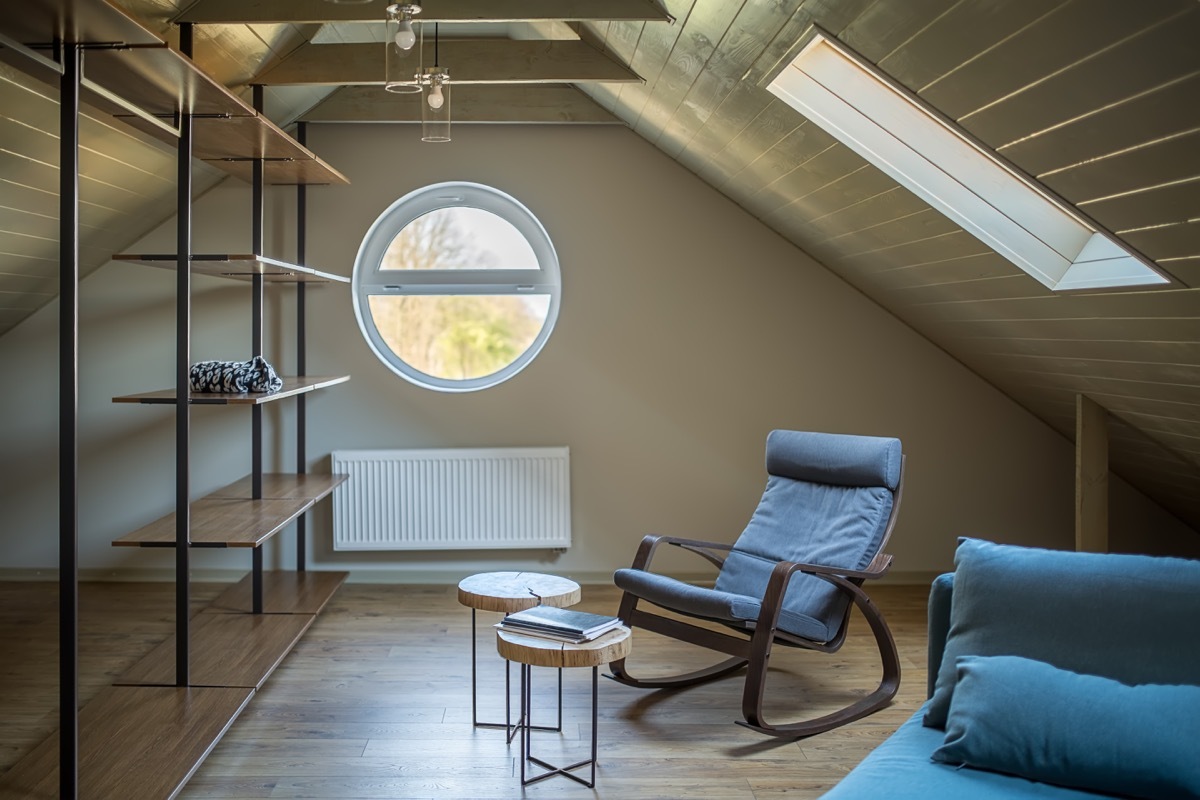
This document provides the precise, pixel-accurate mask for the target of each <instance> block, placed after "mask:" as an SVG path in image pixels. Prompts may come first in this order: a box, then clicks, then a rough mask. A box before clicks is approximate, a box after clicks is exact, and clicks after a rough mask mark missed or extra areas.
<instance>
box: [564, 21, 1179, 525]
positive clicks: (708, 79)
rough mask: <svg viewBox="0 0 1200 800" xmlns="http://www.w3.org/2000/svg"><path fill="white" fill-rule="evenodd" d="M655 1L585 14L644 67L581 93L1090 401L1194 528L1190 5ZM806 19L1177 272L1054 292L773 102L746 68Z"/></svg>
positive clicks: (911, 302) (1012, 374)
mask: <svg viewBox="0 0 1200 800" xmlns="http://www.w3.org/2000/svg"><path fill="white" fill-rule="evenodd" d="M668 7H669V9H670V11H671V13H672V14H673V15H674V16H675V17H676V18H677V19H678V22H677V23H676V24H675V25H673V26H666V25H650V24H642V25H639V24H631V23H611V24H608V25H596V24H591V23H588V24H585V26H584V28H585V30H584V35H585V38H586V39H589V40H591V41H594V42H596V43H597V44H598V45H599V46H601V47H603V48H605V49H606V50H608V51H609V52H610V53H613V54H615V55H617V56H618V57H619V58H620V59H621V60H622V61H625V62H626V63H628V64H630V65H631V66H632V67H633V69H634V70H635V71H637V72H638V73H639V74H640V75H642V76H643V77H644V78H645V79H646V83H645V84H644V85H634V86H628V85H627V86H619V87H616V86H605V85H589V86H586V87H584V91H586V92H588V93H589V94H590V95H591V96H592V97H593V98H594V99H596V100H597V101H598V102H599V103H600V104H601V105H602V106H604V107H605V108H609V109H611V110H612V111H613V112H614V113H615V114H616V115H617V116H619V117H621V118H622V119H623V120H625V122H626V123H627V124H629V125H630V126H632V127H633V129H634V130H635V131H637V132H638V133H639V134H641V135H642V136H644V137H645V138H646V139H647V140H649V141H651V142H653V143H654V144H655V145H656V146H657V147H659V148H660V149H661V150H663V152H665V153H667V154H668V155H670V156H671V157H672V158H675V159H676V160H677V161H679V162H680V163H681V164H683V165H685V166H686V167H688V168H689V169H691V170H692V171H693V172H695V173H696V174H697V175H699V176H700V177H702V178H704V179H705V180H706V181H708V182H709V183H710V184H711V185H712V186H714V187H715V188H717V189H718V190H720V191H721V192H723V193H725V194H726V195H728V196H729V197H730V198H732V199H733V200H734V201H736V202H737V203H738V204H739V205H741V206H742V207H743V208H745V209H746V210H747V211H749V212H750V213H752V214H754V215H755V216H757V217H758V218H759V219H761V220H762V221H763V222H764V223H766V224H767V225H769V226H770V227H771V228H773V229H774V230H776V231H778V232H779V233H780V234H781V235H783V236H784V237H786V238H788V239H789V240H790V241H792V242H794V243H795V244H796V246H798V247H800V248H801V249H803V250H805V251H806V252H808V253H809V254H811V255H812V256H814V257H815V258H816V259H817V260H819V261H820V262H821V263H823V264H825V265H826V266H827V267H828V268H829V269H831V270H833V271H834V272H836V273H837V274H838V275H840V276H841V277H842V278H844V279H845V280H847V281H848V282H850V283H851V284H853V285H854V286H856V287H858V288H859V289H860V290H861V291H863V292H864V293H865V294H867V295H868V296H869V297H871V298H872V299H874V300H875V301H876V302H878V303H879V304H880V305H882V306H883V307H885V308H887V309H888V310H889V311H891V312H892V313H893V314H895V315H896V316H897V317H899V318H900V319H902V320H904V321H905V322H907V323H908V324H909V325H911V326H912V327H913V328H915V329H916V330H918V331H920V332H921V333H923V334H924V335H925V336H927V337H928V338H929V339H931V340H932V341H933V342H935V343H936V344H938V345H939V346H940V347H942V348H943V349H944V350H946V351H947V352H949V353H950V354H952V355H953V356H955V357H956V358H958V359H959V360H960V361H962V362H963V363H964V364H966V365H967V366H968V367H970V368H971V369H973V370H974V371H976V372H977V373H978V374H980V375H981V376H983V377H984V378H986V379H987V380H989V381H990V382H992V383H993V384H994V385H996V386H997V387H999V388H1000V389H1001V390H1003V391H1004V392H1006V393H1007V394H1008V395H1010V396H1011V397H1013V398H1014V399H1016V400H1017V401H1018V402H1020V403H1021V404H1022V405H1024V406H1025V407H1026V408H1028V409H1029V410H1030V411H1032V412H1033V413H1035V414H1037V415H1038V416H1039V417H1041V418H1042V419H1044V420H1045V421H1046V422H1048V423H1049V424H1050V425H1052V426H1053V427H1055V428H1056V429H1058V430H1060V431H1061V432H1062V433H1063V434H1064V435H1066V436H1068V437H1070V438H1073V437H1074V426H1075V403H1076V395H1078V394H1083V395H1086V396H1087V397H1090V398H1091V399H1093V400H1095V401H1096V402H1097V403H1099V404H1100V405H1101V406H1103V407H1104V408H1106V409H1107V410H1108V411H1109V412H1110V414H1109V419H1110V459H1111V464H1112V467H1113V469H1114V471H1116V472H1117V473H1118V474H1120V475H1122V476H1124V477H1125V478H1127V479H1128V480H1130V481H1131V482H1132V483H1134V484H1135V485H1137V486H1138V487H1139V488H1141V489H1142V490H1143V491H1145V492H1146V493H1147V494H1149V495H1150V496H1152V497H1154V498H1155V499H1157V500H1158V501H1159V502H1160V503H1161V504H1162V505H1163V506H1164V507H1166V508H1168V509H1169V510H1171V511H1173V512H1174V513H1175V514H1176V515H1177V516H1179V517H1180V518H1181V519H1183V520H1185V521H1186V522H1188V523H1189V524H1190V525H1191V526H1192V527H1193V528H1200V289H1193V288H1190V287H1193V286H1196V287H1200V47H1198V46H1197V44H1196V43H1197V42H1200V4H1197V3H1196V2H1195V1H1194V0H1161V1H1160V2H1154V3H1127V2H1123V1H1122V0H1065V1H1064V0H1008V1H1007V2H988V1H987V0H962V2H954V1H953V0H892V1H889V0H875V1H874V2H872V1H871V0H818V1H814V0H808V1H807V2H782V1H781V2H745V3H730V2H716V1H715V0H697V1H696V2H691V0H679V1H678V2H669V3H668ZM812 23H816V24H818V25H820V26H821V27H822V28H824V29H825V30H826V31H829V32H831V33H833V34H835V35H836V36H837V37H838V38H839V39H840V40H841V41H843V42H845V43H847V44H849V45H850V46H851V47H852V48H854V49H855V50H857V51H858V52H859V53H860V54H862V55H863V56H865V57H866V58H867V59H868V60H869V61H871V62H873V63H875V64H876V65H878V66H879V67H880V68H881V69H883V70H884V71H885V72H886V73H888V74H889V75H891V76H892V77H893V78H895V79H896V80H897V81H899V82H900V83H901V84H903V85H904V86H905V87H907V88H908V89H910V90H911V91H913V92H915V93H916V94H917V95H919V96H920V97H922V98H923V99H925V100H926V101H928V102H929V103H930V104H931V105H933V106H934V107H935V108H936V109H938V110H939V111H941V112H942V113H943V114H944V115H946V116H947V117H949V118H951V119H953V120H955V121H957V122H958V123H959V124H960V125H962V127H963V128H965V129H966V130H967V131H968V132H970V133H971V134H973V135H974V136H976V137H977V138H978V139H979V140H981V141H982V142H983V143H984V144H986V145H988V146H989V147H991V148H992V149H994V150H995V151H996V152H998V153H999V154H1000V155H1002V156H1003V157H1005V158H1007V159H1008V160H1009V161H1010V162H1011V163H1013V164H1015V165H1016V166H1017V167H1018V168H1019V169H1021V170H1023V171H1024V172H1025V173H1027V174H1028V175H1031V176H1034V177H1035V178H1036V179H1037V180H1039V181H1040V182H1041V183H1042V184H1043V185H1044V186H1046V187H1048V188H1049V189H1050V190H1051V191H1053V192H1056V193H1057V194H1059V195H1060V196H1061V197H1063V198H1065V199H1066V200H1067V201H1069V202H1070V203H1072V204H1074V205H1075V206H1076V207H1077V208H1078V209H1080V210H1081V211H1082V212H1084V213H1085V214H1087V215H1089V216H1090V217H1092V218H1093V219H1094V220H1096V221H1097V222H1099V223H1100V224H1101V225H1103V226H1104V227H1106V228H1107V229H1108V230H1110V231H1112V232H1114V233H1116V234H1117V235H1118V236H1119V237H1120V238H1121V239H1122V240H1124V242H1125V243H1126V244H1127V245H1129V246H1130V247H1131V248H1133V249H1135V250H1137V251H1139V252H1141V253H1142V254H1143V255H1145V256H1147V257H1148V258H1150V259H1152V260H1153V261H1155V262H1156V263H1157V264H1158V265H1159V267H1161V268H1162V269H1163V271H1164V272H1166V273H1168V274H1170V275H1172V276H1173V277H1174V278H1175V279H1177V284H1176V285H1175V286H1174V287H1172V288H1171V289H1169V290H1165V291H1154V292H1136V293H1135V292H1129V293H1104V294H1088V295H1071V296H1056V295H1053V294H1052V293H1051V292H1050V291H1049V290H1047V289H1045V288H1044V287H1043V286H1042V285H1041V284H1040V283H1038V282H1037V281H1035V280H1034V279H1033V278H1030V277H1029V276H1027V275H1025V274H1024V273H1023V272H1021V271H1020V270H1018V269H1017V268H1016V267H1014V266H1013V265H1012V264H1010V263H1009V262H1007V261H1005V260H1004V259H1003V258H1001V257H1000V256H998V255H996V254H995V253H994V252H992V251H990V250H989V249H988V248H987V247H986V246H984V245H983V244H982V243H981V242H979V241H978V240H977V239H975V238H974V237H972V236H970V235H969V234H967V233H966V232H964V231H963V230H962V229H961V228H959V227H958V226H957V225H955V224H954V223H952V222H950V221H949V220H948V219H946V218H945V217H944V216H942V215H941V214H939V213H938V212H936V211H934V210H933V209H931V208H930V207H929V206H927V205H926V204H925V203H924V202H922V201H921V200H919V199H918V198H917V197H916V196H914V195H913V194H912V193H910V192H908V191H907V190H906V189H904V188H902V187H900V186H898V185H897V184H896V182H895V181H893V180H892V179H891V178H889V177H888V176H887V175H885V174H884V173H882V172H881V171H879V170H878V169H876V168H875V167H873V166H871V165H870V164H868V163H867V162H865V161H864V160H863V159H862V158H861V157H859V156H858V155H857V154H855V153H854V152H852V151H851V150H850V149H849V148H847V147H845V146H843V145H842V144H840V143H839V142H837V141H836V140H835V139H833V138H832V137H831V136H830V135H829V134H827V133H825V131H823V130H822V129H820V128H818V127H817V126H816V125H814V124H812V123H810V122H808V121H807V120H806V119H804V118H803V117H802V116H801V115H800V114H798V113H797V112H795V111H794V110H793V109H791V108H790V107H789V106H787V105H785V104H784V103H782V102H781V101H779V100H777V99H775V98H774V96H773V95H771V94H770V93H769V92H767V91H766V90H765V89H763V88H761V87H760V86H759V81H760V79H761V78H762V77H764V76H766V75H767V74H768V73H769V72H770V71H771V70H772V69H773V68H775V66H776V64H777V62H778V61H779V59H780V58H782V57H783V56H784V55H785V53H786V52H787V50H788V49H789V48H790V47H791V46H792V45H793V44H794V43H795V42H796V41H797V39H798V38H799V37H800V36H801V34H802V33H803V32H804V30H805V29H806V28H807V27H808V26H809V25H810V24H812ZM880 344H881V346H886V343H880ZM986 457H987V456H986V454H980V458H986ZM964 466H967V465H964Z"/></svg>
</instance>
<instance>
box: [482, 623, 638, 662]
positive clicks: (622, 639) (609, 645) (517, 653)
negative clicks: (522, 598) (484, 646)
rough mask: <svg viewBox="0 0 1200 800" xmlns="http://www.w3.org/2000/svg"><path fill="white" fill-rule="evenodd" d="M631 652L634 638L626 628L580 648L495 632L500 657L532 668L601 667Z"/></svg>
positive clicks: (600, 637) (533, 637)
mask: <svg viewBox="0 0 1200 800" xmlns="http://www.w3.org/2000/svg"><path fill="white" fill-rule="evenodd" d="M632 648H633V634H632V633H631V632H630V630H629V628H626V627H625V626H624V625H621V626H619V627H616V628H613V629H612V630H611V631H608V632H607V633H605V634H603V635H602V636H598V637H596V638H595V639H593V640H592V641H590V642H582V643H581V644H572V643H570V642H556V641H554V640H553V639H544V638H542V637H539V636H523V635H521V634H519V633H514V632H512V631H502V630H499V629H497V630H496V649H497V650H498V651H499V652H500V655H501V656H503V657H504V658H506V659H508V660H509V661H516V662H517V663H519V664H528V665H530V666H531V667H598V666H600V665H601V664H607V663H609V662H610V661H618V660H620V659H622V658H625V657H626V656H628V655H629V651H630V650H631V649H632Z"/></svg>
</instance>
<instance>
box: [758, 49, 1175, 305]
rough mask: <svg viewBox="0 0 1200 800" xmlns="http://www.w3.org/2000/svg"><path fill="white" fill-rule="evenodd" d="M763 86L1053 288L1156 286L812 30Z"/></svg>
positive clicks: (1070, 216) (1130, 258) (1146, 265)
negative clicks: (809, 38) (795, 53)
mask: <svg viewBox="0 0 1200 800" xmlns="http://www.w3.org/2000/svg"><path fill="white" fill-rule="evenodd" d="M811 31H812V38H811V40H810V41H808V42H807V44H805V45H804V46H803V48H802V49H801V50H800V52H799V53H798V54H797V55H796V56H795V58H793V59H791V60H790V61H785V65H784V67H783V69H782V70H781V71H780V72H779V73H778V74H777V75H775V77H774V78H773V79H771V80H770V82H769V83H768V84H767V89H768V90H769V91H771V92H772V93H773V94H774V95H775V96H777V97H778V98H779V99H781V100H783V101H784V102H785V103H787V104H788V105H790V106H791V107H792V108H794V109H796V110H797V111H799V112H800V113H801V114H803V115H804V116H805V117H807V118H808V119H810V120H811V121H812V122H814V123H816V124H817V125H819V126H820V127H822V128H824V129H825V130H826V131H828V132H829V133H831V134H833V136H835V137H836V138H837V139H838V140H839V141H841V142H842V143H843V144H845V145H846V146H847V147H849V148H850V149H851V150H854V151H855V152H856V153H858V154H859V155H861V156H862V157H863V158H865V159H866V160H867V161H870V162H871V163H872V164H874V165H875V166H876V167H878V168H879V169H881V170H883V171H884V172H885V173H887V174H888V175H890V176H891V177H892V178H894V179H895V180H896V181H898V182H899V183H900V184H901V185H903V186H904V187H906V188H907V189H909V190H911V191H912V192H913V193H914V194H916V195H917V196H918V197H920V198H921V199H922V200H924V201H925V202H927V203H929V204H930V205H931V206H933V207H934V208H935V209H937V210H938V211H940V212H941V213H943V214H945V215H946V216H947V217H949V218H950V219H952V220H954V221H955V222H956V223H958V224H959V225H961V226H962V228H963V229H964V230H966V231H967V232H968V233H970V234H972V235H973V236H975V237H976V238H978V239H979V240H980V241H982V242H983V243H984V244H986V245H988V246H989V247H991V248H992V249H993V250H995V251H996V252H997V253H999V254H1000V255H1002V256H1004V257H1005V258H1006V259H1008V260H1009V261H1011V262H1012V263H1013V264H1015V265H1017V266H1018V267H1020V268H1021V269H1022V270H1024V271H1025V272H1027V273H1028V274H1029V275H1031V276H1033V277H1034V278H1037V280H1039V281H1041V282H1042V283H1043V284H1045V285H1046V286H1047V287H1048V288H1050V289H1051V290H1053V291H1060V292H1061V291H1071V290H1094V289H1104V288H1119V287H1136V286H1164V285H1167V284H1169V283H1170V280H1169V279H1168V278H1167V277H1166V276H1165V275H1164V274H1162V273H1161V272H1160V271H1159V269H1158V267H1157V266H1156V265H1155V264H1154V263H1153V262H1151V261H1149V260H1148V259H1145V258H1144V257H1142V256H1141V255H1140V254H1138V253H1135V252H1132V251H1130V250H1128V249H1127V248H1126V247H1124V246H1122V245H1121V244H1120V243H1119V242H1118V241H1117V240H1116V239H1115V238H1114V237H1113V236H1112V235H1111V234H1109V233H1108V232H1107V231H1103V230H1102V229H1100V227H1099V226H1098V225H1096V224H1095V223H1094V222H1092V221H1091V220H1088V219H1085V218H1084V217H1083V216H1082V215H1081V214H1079V213H1078V212H1077V211H1076V210H1075V209H1074V208H1072V207H1071V206H1069V205H1068V204H1066V203H1064V202H1063V201H1062V200H1060V199H1059V198H1057V197H1055V196H1053V195H1052V194H1050V193H1049V192H1047V191H1046V190H1045V189H1044V188H1042V187H1040V186H1039V185H1037V184H1035V183H1033V182H1032V181H1030V180H1029V179H1027V178H1026V177H1025V176H1024V175H1022V174H1020V173H1019V172H1018V171H1017V170H1015V169H1013V168H1012V167H1010V166H1009V165H1008V164H1007V163H1005V162H1003V161H1001V160H1000V159H999V158H998V157H996V155H995V154H994V153H993V152H992V151H990V150H989V149H987V148H985V147H984V146H982V145H980V144H979V143H978V142H976V141H975V140H973V139H972V138H971V137H969V136H968V135H967V134H966V133H965V132H964V131H962V130H961V129H960V128H959V127H958V126H957V125H956V124H954V123H953V122H951V121H949V120H946V119H944V118H943V117H941V116H940V115H939V114H938V113H937V112H936V111H935V110H934V109H932V108H930V107H929V106H928V105H927V104H926V103H925V102H924V101H922V100H921V99H920V98H918V97H916V96H915V95H913V94H912V93H910V92H908V91H907V90H906V89H904V87H902V86H900V85H899V84H897V83H896V82H895V81H893V80H892V79H891V78H889V77H888V76H887V75H885V74H884V73H883V72H881V71H880V70H879V69H878V68H877V67H876V66H875V65H873V64H871V63H870V62H868V61H866V60H865V59H863V58H862V57H861V56H859V55H858V54H857V53H855V52H854V51H853V50H851V49H849V48H848V47H846V46H845V45H844V44H842V43H841V42H839V41H838V40H837V39H835V38H833V37H832V36H830V35H828V34H826V33H824V32H823V31H821V30H820V29H819V28H817V27H816V26H813V27H812V28H811Z"/></svg>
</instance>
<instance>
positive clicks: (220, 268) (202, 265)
mask: <svg viewBox="0 0 1200 800" xmlns="http://www.w3.org/2000/svg"><path fill="white" fill-rule="evenodd" d="M113 260H114V261H129V262H132V263H134V264H145V265H147V266H150V267H158V268H159V269H175V268H176V266H177V265H178V257H177V256H176V255H175V254H174V253H117V254H116V255H114V256H113ZM191 263H192V274H193V275H212V276H216V277H219V278H233V279H234V280H243V281H248V280H250V279H251V278H253V277H254V276H255V275H262V276H263V279H264V280H266V281H268V282H271V283H302V282H309V283H312V282H316V283H349V282H350V279H349V278H347V277H344V276H342V275H334V274H332V273H329V272H319V271H318V270H315V269H311V268H309V267H302V266H300V265H298V264H289V263H287V262H286V261H277V260H276V259H273V258H267V257H266V256H256V255H253V254H250V253H246V254H241V253H238V254H229V253H203V254H200V253H193V254H192V257H191Z"/></svg>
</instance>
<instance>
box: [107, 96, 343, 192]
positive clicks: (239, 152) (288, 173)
mask: <svg viewBox="0 0 1200 800" xmlns="http://www.w3.org/2000/svg"><path fill="white" fill-rule="evenodd" d="M105 110H109V111H110V113H112V114H113V115H114V116H116V117H118V118H119V119H121V121H123V122H125V123H127V124H128V125H129V126H131V127H133V128H137V129H138V130H140V131H142V132H143V133H147V134H149V135H150V136H153V137H154V138H156V139H160V140H162V141H165V142H167V143H173V142H174V141H175V137H173V136H172V135H171V134H169V133H167V132H166V131H163V130H162V129H161V128H159V127H158V126H156V125H152V124H150V123H149V122H147V121H146V120H144V119H141V118H139V117H136V116H133V115H132V114H129V113H128V112H125V111H122V110H120V109H117V110H115V111H113V110H110V109H107V108H106V109H105ZM192 155H193V156H195V157H196V158H199V159H201V160H203V161H206V162H207V163H209V164H211V165H212V166H214V167H216V168H218V169H220V170H222V171H224V172H227V173H229V174H230V175H233V176H235V177H238V178H241V179H243V180H245V181H247V182H248V181H250V179H251V177H252V170H253V167H252V166H251V163H250V162H249V161H247V160H246V159H259V158H262V159H267V161H266V163H265V165H264V170H263V181H264V182H265V183H268V184H296V183H305V184H348V183H350V180H349V179H348V178H347V177H346V176H345V175H343V174H342V173H341V172H339V171H338V170H336V169H334V168H333V167H332V166H330V165H329V164H328V163H326V162H325V161H324V160H322V159H321V158H320V156H317V155H316V154H314V153H313V152H312V151H311V150H309V149H308V148H306V147H304V146H303V145H301V144H300V143H299V142H297V141H296V140H295V139H293V138H292V137H291V136H289V135H288V134H287V133H286V132H284V131H283V130H282V129H281V128H279V126H277V125H276V124H275V123H273V122H271V120H269V119H268V118H266V117H264V116H262V115H261V114H255V115H253V116H231V117H228V118H224V119H206V118H203V117H197V118H195V119H193V120H192Z"/></svg>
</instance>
